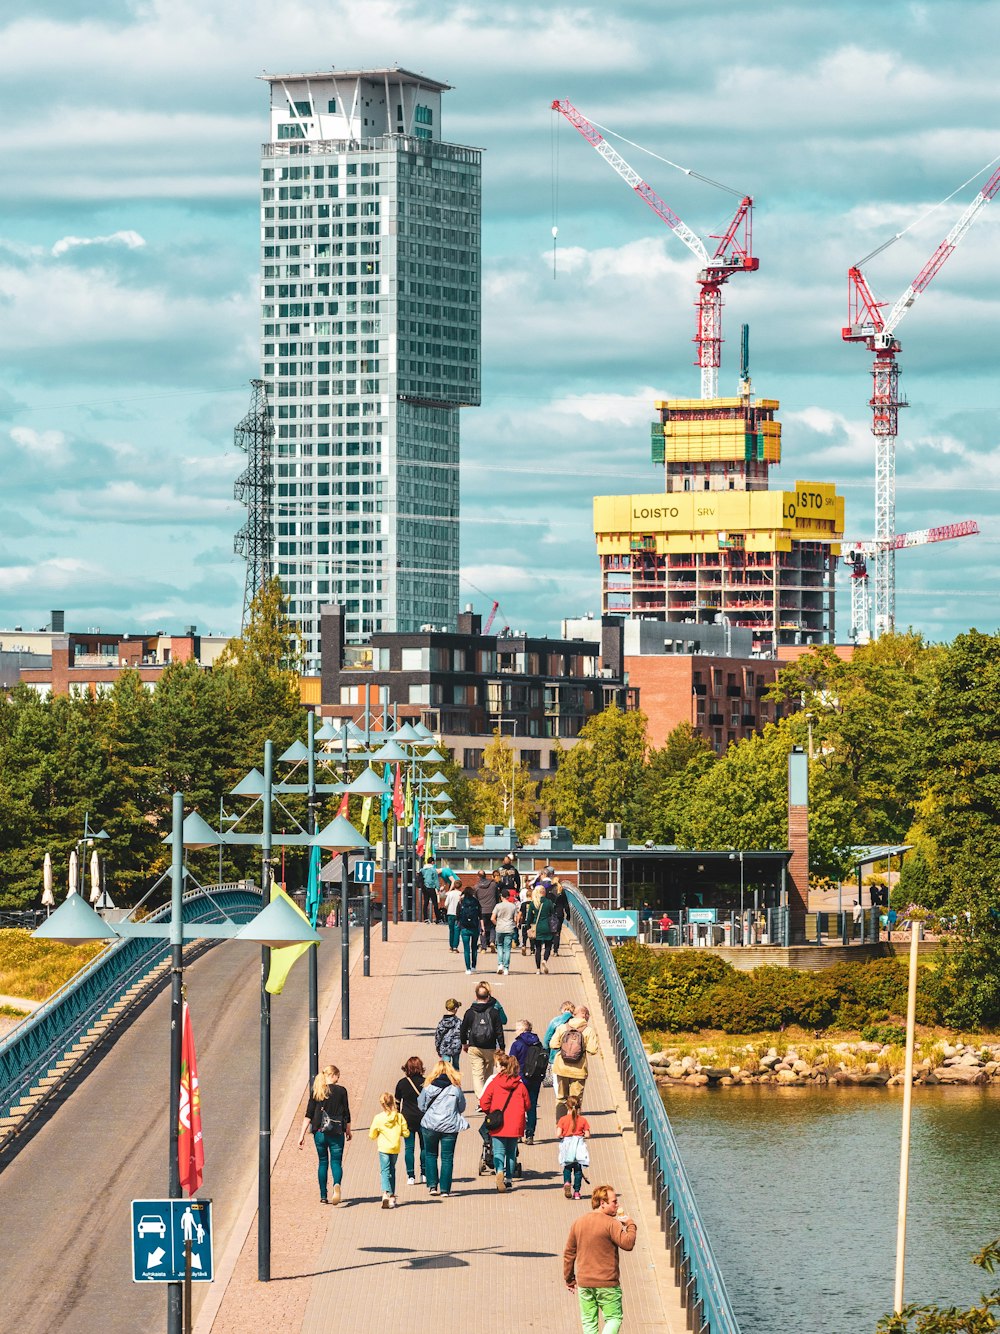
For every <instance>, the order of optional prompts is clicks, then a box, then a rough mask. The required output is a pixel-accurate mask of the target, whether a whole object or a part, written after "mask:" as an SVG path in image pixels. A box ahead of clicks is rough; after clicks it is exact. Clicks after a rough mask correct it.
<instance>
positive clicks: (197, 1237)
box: [132, 1200, 214, 1283]
mask: <svg viewBox="0 0 1000 1334" xmlns="http://www.w3.org/2000/svg"><path fill="white" fill-rule="evenodd" d="M186 1242H190V1243H191V1281H192V1282H193V1283H211V1282H212V1279H213V1277H214V1257H213V1252H212V1201H211V1200H133V1201H132V1281H133V1283H180V1282H183V1280H184V1269H185V1243H186Z"/></svg>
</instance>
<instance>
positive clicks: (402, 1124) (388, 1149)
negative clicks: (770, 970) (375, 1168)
mask: <svg viewBox="0 0 1000 1334" xmlns="http://www.w3.org/2000/svg"><path fill="white" fill-rule="evenodd" d="M379 1105H380V1107H381V1111H379V1112H378V1113H377V1114H376V1116H375V1117H374V1119H373V1120H372V1123H371V1125H370V1126H369V1127H368V1138H369V1139H373V1140H375V1142H376V1143H377V1145H378V1165H379V1174H380V1176H381V1179H382V1208H383V1209H395V1207H396V1159H397V1158H398V1157H399V1150H400V1147H401V1146H402V1143H403V1140H404V1139H407V1138H408V1137H409V1134H410V1127H409V1126H408V1125H407V1124H406V1121H405V1119H404V1117H403V1114H402V1113H401V1112H400V1110H399V1108H398V1107H397V1106H396V1099H395V1098H394V1097H393V1096H392V1094H391V1093H383V1094H382V1096H381V1097H380V1098H379Z"/></svg>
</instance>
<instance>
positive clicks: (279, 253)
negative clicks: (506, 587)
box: [261, 69, 481, 672]
mask: <svg viewBox="0 0 1000 1334" xmlns="http://www.w3.org/2000/svg"><path fill="white" fill-rule="evenodd" d="M263 77H264V78H265V80H266V81H267V82H268V84H269V85H270V90H271V121H270V133H269V140H268V142H267V143H265V144H264V145H263V150H262V160H261V350H262V356H261V369H262V379H263V381H264V385H265V387H266V390H267V394H268V397H269V400H270V406H271V414H272V418H273V423H274V428H275V434H274V441H273V458H272V461H271V467H272V472H273V490H272V502H271V507H272V514H271V524H272V539H273V540H272V547H271V569H272V572H273V573H275V574H277V575H278V576H279V577H280V579H281V582H282V585H283V587H284V590H285V593H286V596H287V598H288V604H289V613H290V615H291V617H292V619H293V620H294V621H295V622H296V623H297V624H298V626H299V628H300V630H301V632H302V636H303V641H304V650H305V667H306V670H307V671H309V672H316V671H318V670H319V657H320V608H321V607H322V606H324V605H326V604H328V603H339V604H340V606H341V607H342V608H343V611H344V626H345V632H346V638H347V639H348V640H349V641H355V642H357V641H360V640H365V639H367V638H368V636H369V635H371V634H372V633H374V632H375V631H413V630H418V629H419V628H420V627H421V626H425V625H431V626H434V627H436V628H441V627H445V626H451V625H453V624H454V621H455V616H456V614H457V611H458V517H459V476H458V464H459V409H460V408H461V407H465V406H470V405H474V404H477V403H478V402H479V398H480V321H481V307H480V213H481V200H480V152H479V150H478V149H475V148H467V147H463V146H461V145H457V144H449V143H446V142H444V140H443V139H442V138H441V95H442V93H443V92H446V91H447V89H448V85H446V84H443V83H437V82H435V81H433V80H431V79H425V78H423V77H422V76H421V75H417V74H411V73H409V72H408V71H406V70H401V69H379V70H364V71H358V70H350V71H338V70H326V71H322V72H320V73H314V74H284V75H277V74H275V75H265V76H263Z"/></svg>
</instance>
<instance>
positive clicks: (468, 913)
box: [457, 885, 483, 973]
mask: <svg viewBox="0 0 1000 1334" xmlns="http://www.w3.org/2000/svg"><path fill="white" fill-rule="evenodd" d="M457 917H458V934H459V936H460V938H461V941H462V950H463V951H464V953H465V971H466V972H467V973H472V972H473V971H474V969H475V967H476V961H477V960H478V958H479V928H480V926H481V925H482V920H483V910H482V908H480V906H479V900H478V899H477V898H476V896H475V894H474V893H473V892H472V886H471V885H466V887H465V889H463V890H462V900H461V902H460V903H459V905H458V914H457Z"/></svg>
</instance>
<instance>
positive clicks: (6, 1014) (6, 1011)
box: [0, 1005, 28, 1019]
mask: <svg viewBox="0 0 1000 1334" xmlns="http://www.w3.org/2000/svg"><path fill="white" fill-rule="evenodd" d="M27 1017H28V1011H27V1010H18V1009H16V1008H15V1007H14V1006H13V1005H0V1019H27Z"/></svg>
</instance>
